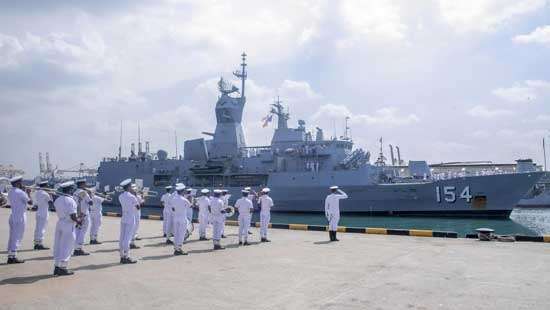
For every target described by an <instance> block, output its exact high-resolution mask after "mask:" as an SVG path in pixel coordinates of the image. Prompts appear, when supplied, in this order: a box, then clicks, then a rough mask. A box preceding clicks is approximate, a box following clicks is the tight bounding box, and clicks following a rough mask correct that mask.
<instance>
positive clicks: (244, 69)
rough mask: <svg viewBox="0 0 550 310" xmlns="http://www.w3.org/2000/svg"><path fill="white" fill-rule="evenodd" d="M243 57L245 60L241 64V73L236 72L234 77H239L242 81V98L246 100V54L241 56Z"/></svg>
mask: <svg viewBox="0 0 550 310" xmlns="http://www.w3.org/2000/svg"><path fill="white" fill-rule="evenodd" d="M241 57H242V59H243V62H242V63H241V67H242V69H241V72H239V71H234V72H233V75H234V76H236V77H238V78H239V79H241V98H244V97H245V96H244V81H245V80H246V75H247V74H246V66H247V65H246V53H245V52H243V53H242V54H241Z"/></svg>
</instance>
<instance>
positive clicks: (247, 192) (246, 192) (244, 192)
mask: <svg viewBox="0 0 550 310" xmlns="http://www.w3.org/2000/svg"><path fill="white" fill-rule="evenodd" d="M241 193H243V194H249V193H250V191H248V190H246V189H243V190H242V191H241Z"/></svg>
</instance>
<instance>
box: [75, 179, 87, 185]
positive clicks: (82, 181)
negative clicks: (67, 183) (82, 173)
mask: <svg viewBox="0 0 550 310" xmlns="http://www.w3.org/2000/svg"><path fill="white" fill-rule="evenodd" d="M78 183H86V179H78V180H76V184H78Z"/></svg>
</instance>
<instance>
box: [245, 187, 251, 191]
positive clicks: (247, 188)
mask: <svg viewBox="0 0 550 310" xmlns="http://www.w3.org/2000/svg"><path fill="white" fill-rule="evenodd" d="M244 190H245V191H251V190H252V188H251V187H250V186H247V187H245V188H244Z"/></svg>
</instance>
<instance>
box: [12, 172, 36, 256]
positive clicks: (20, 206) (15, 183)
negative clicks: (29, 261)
mask: <svg viewBox="0 0 550 310" xmlns="http://www.w3.org/2000/svg"><path fill="white" fill-rule="evenodd" d="M10 183H11V186H12V188H11V189H10V190H9V192H8V202H9V204H10V206H11V214H10V219H9V226H10V233H9V239H8V264H20V263H24V262H25V261H24V260H20V259H18V258H17V249H18V248H19V245H20V244H21V240H22V239H23V234H24V233H25V224H26V223H27V205H28V204H30V205H32V200H31V199H30V198H29V193H30V190H29V189H27V191H23V177H22V176H17V177H14V178H11V179H10Z"/></svg>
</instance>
